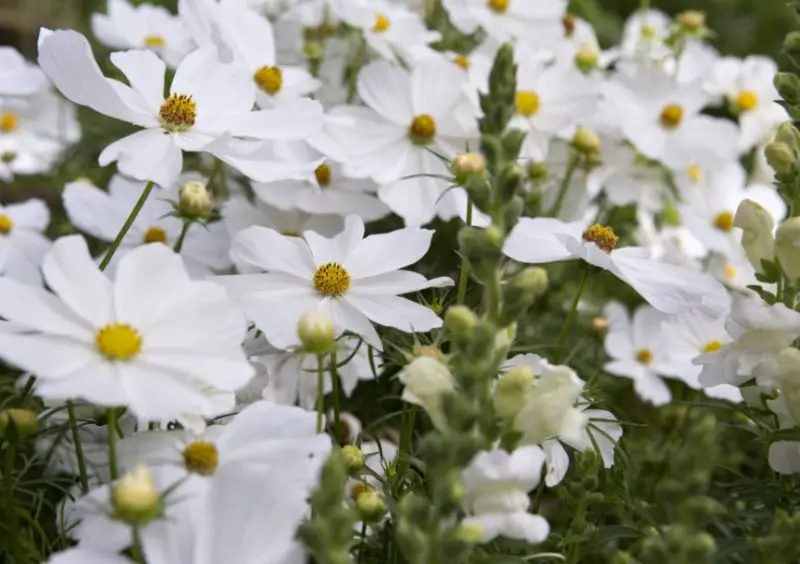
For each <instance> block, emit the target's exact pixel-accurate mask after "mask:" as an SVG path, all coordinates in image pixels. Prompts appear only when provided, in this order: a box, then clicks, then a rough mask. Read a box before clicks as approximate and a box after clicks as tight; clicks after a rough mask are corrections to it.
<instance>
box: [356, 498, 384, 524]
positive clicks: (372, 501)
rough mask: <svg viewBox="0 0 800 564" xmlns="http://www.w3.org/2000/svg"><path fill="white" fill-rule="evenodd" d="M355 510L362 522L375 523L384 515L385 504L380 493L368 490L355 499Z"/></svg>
mask: <svg viewBox="0 0 800 564" xmlns="http://www.w3.org/2000/svg"><path fill="white" fill-rule="evenodd" d="M356 510H357V511H358V515H359V517H361V520H362V521H364V522H366V523H375V522H377V521H380V520H381V518H382V517H383V516H384V514H385V513H386V502H385V501H384V500H383V496H382V495H381V494H380V493H378V492H377V491H375V490H368V491H366V492H364V493H362V494H360V495H359V496H358V498H356Z"/></svg>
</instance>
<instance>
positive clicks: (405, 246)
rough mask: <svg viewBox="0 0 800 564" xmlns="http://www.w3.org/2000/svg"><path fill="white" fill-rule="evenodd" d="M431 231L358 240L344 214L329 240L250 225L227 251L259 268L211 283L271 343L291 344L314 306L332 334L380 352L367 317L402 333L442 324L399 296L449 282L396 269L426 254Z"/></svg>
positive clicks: (357, 223)
mask: <svg viewBox="0 0 800 564" xmlns="http://www.w3.org/2000/svg"><path fill="white" fill-rule="evenodd" d="M432 235H433V231H430V230H427V229H419V228H415V227H414V228H406V229H400V230H398V231H393V232H391V233H385V234H381V235H371V236H369V237H367V238H364V224H363V222H362V221H361V220H360V219H359V218H358V217H356V216H349V217H348V218H347V220H346V222H345V229H344V231H342V232H341V233H339V234H338V235H336V236H335V237H333V238H332V239H327V238H325V237H322V236H321V235H318V234H317V233H314V232H313V231H306V232H304V233H303V237H302V239H300V238H298V237H285V236H283V235H281V234H280V233H278V232H277V231H274V230H272V229H267V228H264V227H251V228H249V229H246V230H244V231H242V232H241V233H239V234H238V235H237V236H236V238H235V239H234V242H233V249H232V250H231V256H232V258H233V260H234V262H239V263H245V264H248V265H250V266H252V267H256V268H258V269H260V270H263V271H266V273H264V274H248V275H239V276H223V277H219V278H217V280H219V281H220V282H222V283H223V284H225V286H226V287H227V288H228V289H229V291H230V293H231V295H232V296H233V297H234V299H235V300H236V301H237V302H238V303H239V304H240V305H241V306H242V307H243V308H244V310H245V313H246V314H247V316H248V317H249V318H250V319H251V320H252V321H253V322H254V323H255V324H256V327H258V328H259V329H260V330H261V331H263V332H264V334H265V335H266V337H267V339H268V340H269V341H270V343H272V344H273V345H275V346H276V347H279V348H287V347H289V346H291V345H292V344H293V342H294V341H295V340H296V335H295V334H296V332H297V322H298V321H299V320H300V317H301V316H302V315H303V314H304V313H306V312H307V311H310V310H312V309H314V308H320V309H321V310H323V311H325V313H327V314H328V315H329V316H330V318H331V319H332V320H333V322H334V324H335V325H336V329H337V331H338V333H339V334H341V333H343V332H344V331H351V332H353V333H355V334H356V335H359V336H361V337H362V338H364V340H365V341H366V342H367V343H369V344H370V345H371V346H373V347H375V348H377V349H379V350H382V344H381V339H380V337H379V336H378V333H377V332H376V331H375V327H374V326H373V325H372V323H373V322H374V323H378V324H380V325H386V326H389V327H394V328H396V329H400V330H401V331H408V332H415V331H419V332H425V331H430V330H431V329H436V328H438V327H441V325H442V320H441V319H440V318H439V317H438V316H437V315H436V314H435V313H433V311H431V310H430V309H428V308H427V307H425V306H422V305H420V304H417V303H415V302H412V301H410V300H407V299H405V298H401V297H399V294H407V293H409V292H417V291H420V290H423V289H425V288H431V287H443V286H449V285H451V284H452V283H453V281H452V280H450V279H449V278H436V279H433V280H426V279H425V277H424V276H422V275H420V274H417V273H416V272H411V271H407V270H398V269H400V268H403V267H404V266H408V265H410V264H413V263H415V262H417V261H418V260H419V259H420V258H422V256H423V255H424V254H425V253H426V252H428V248H429V246H430V242H431V236H432Z"/></svg>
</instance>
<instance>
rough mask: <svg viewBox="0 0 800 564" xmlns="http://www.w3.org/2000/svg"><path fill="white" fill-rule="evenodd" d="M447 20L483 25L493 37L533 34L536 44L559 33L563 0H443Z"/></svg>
mask: <svg viewBox="0 0 800 564" xmlns="http://www.w3.org/2000/svg"><path fill="white" fill-rule="evenodd" d="M443 5H444V7H445V9H446V10H447V12H448V14H449V15H450V20H451V21H452V22H453V25H455V26H456V27H457V28H458V29H459V30H460V31H462V32H464V33H474V32H475V31H477V30H478V28H483V30H484V31H486V33H487V34H488V35H489V36H490V37H492V38H493V39H495V40H496V41H509V40H511V39H523V38H527V39H531V36H532V37H533V38H535V39H534V40H535V41H536V45H538V46H543V45H552V44H553V43H555V42H556V41H557V40H558V38H559V37H560V36H561V34H562V33H563V31H562V29H563V28H562V25H563V24H562V22H561V20H562V18H563V16H564V14H565V12H566V10H567V2H566V0H540V1H536V2H531V1H521V2H520V1H518V0H444V2H443Z"/></svg>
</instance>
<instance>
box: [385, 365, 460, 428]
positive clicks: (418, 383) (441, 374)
mask: <svg viewBox="0 0 800 564" xmlns="http://www.w3.org/2000/svg"><path fill="white" fill-rule="evenodd" d="M397 377H398V378H399V380H400V382H402V383H403V386H404V388H403V395H402V399H403V400H404V401H407V402H408V403H413V404H414V405H419V406H421V407H423V408H425V411H426V412H427V413H428V415H429V416H430V418H431V421H433V424H434V425H436V426H437V427H441V426H443V425H444V413H443V412H442V399H441V397H442V394H446V393H448V392H453V391H455V389H456V382H455V379H454V378H453V375H452V374H451V373H450V370H449V369H448V368H447V365H446V364H444V363H443V362H441V361H440V360H439V359H437V358H434V357H432V356H428V355H423V356H418V357H417V358H415V359H414V360H412V361H411V362H410V363H408V364H407V365H406V366H404V367H403V369H402V370H401V371H400V373H399V374H398V375H397Z"/></svg>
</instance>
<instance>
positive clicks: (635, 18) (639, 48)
mask: <svg viewBox="0 0 800 564" xmlns="http://www.w3.org/2000/svg"><path fill="white" fill-rule="evenodd" d="M671 25H672V19H671V18H670V17H669V16H668V15H667V14H665V13H664V12H662V11H660V10H639V11H637V12H634V13H633V14H631V16H630V17H629V18H628V19H627V21H626V22H625V28H624V29H623V32H622V41H621V42H620V45H619V48H618V50H619V56H620V58H621V59H623V60H630V59H634V60H645V61H663V60H664V59H666V58H667V57H669V56H670V55H671V50H670V49H669V47H667V45H666V39H667V37H668V36H669V31H670V26H671Z"/></svg>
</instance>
